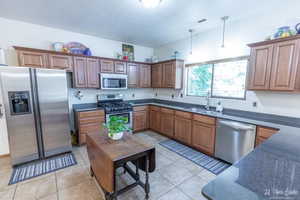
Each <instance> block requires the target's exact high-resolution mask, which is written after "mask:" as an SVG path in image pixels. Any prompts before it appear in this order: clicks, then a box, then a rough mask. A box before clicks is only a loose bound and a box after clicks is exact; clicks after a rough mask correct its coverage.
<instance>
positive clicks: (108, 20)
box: [0, 0, 282, 47]
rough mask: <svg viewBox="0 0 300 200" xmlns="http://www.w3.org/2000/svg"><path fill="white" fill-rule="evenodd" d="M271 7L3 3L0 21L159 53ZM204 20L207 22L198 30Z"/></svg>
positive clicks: (208, 1)
mask: <svg viewBox="0 0 300 200" xmlns="http://www.w3.org/2000/svg"><path fill="white" fill-rule="evenodd" d="M270 2H271V1H270V0H163V2H162V3H161V4H160V6H159V7H157V8H154V9H147V8H144V7H142V5H141V3H139V0H88V1H85V0H77V1H74V0H26V1H23V0H21V1H17V0H1V2H0V17H4V18H10V19H15V20H20V21H25V22H29V23H34V24H40V25H45V26H50V27H54V28H60V29H65V30H70V31H74V32H79V33H84V34H89V35H94V36H98V37H102V38H107V39H112V40H118V41H122V42H129V43H133V44H138V45H143V46H148V47H157V46H160V45H163V44H166V43H169V42H173V41H176V40H179V39H182V38H186V37H188V36H189V32H188V29H190V28H193V29H196V30H197V32H201V31H205V30H208V29H211V28H214V27H217V26H221V20H220V18H221V17H222V16H224V15H229V16H230V20H237V19H240V18H243V17H247V16H250V15H253V14H263V13H264V12H265V11H266V10H267V9H268V8H269V7H270ZM275 2H278V3H282V1H279V0H272V4H274V3H275ZM257 5H259V6H257ZM202 18H207V19H208V21H207V22H205V23H203V24H201V25H200V24H197V20H199V19H202Z"/></svg>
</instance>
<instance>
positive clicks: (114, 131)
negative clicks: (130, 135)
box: [103, 116, 130, 140]
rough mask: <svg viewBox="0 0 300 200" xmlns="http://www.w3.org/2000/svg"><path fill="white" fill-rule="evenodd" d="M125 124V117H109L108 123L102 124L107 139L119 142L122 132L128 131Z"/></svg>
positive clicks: (126, 119)
mask: <svg viewBox="0 0 300 200" xmlns="http://www.w3.org/2000/svg"><path fill="white" fill-rule="evenodd" d="M127 123H128V118H127V117H121V116H111V117H110V118H109V121H108V122H107V123H106V124H103V126H104V127H105V128H106V129H107V130H108V137H110V138H111V139H113V140H119V139H121V138H122V137H123V133H124V131H129V130H130V128H128V127H127V126H126V124H127Z"/></svg>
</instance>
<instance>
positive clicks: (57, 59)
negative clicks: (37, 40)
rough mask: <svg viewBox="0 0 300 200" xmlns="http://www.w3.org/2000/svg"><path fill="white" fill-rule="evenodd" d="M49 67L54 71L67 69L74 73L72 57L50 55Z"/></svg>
mask: <svg viewBox="0 0 300 200" xmlns="http://www.w3.org/2000/svg"><path fill="white" fill-rule="evenodd" d="M49 67H50V68H52V69H65V70H68V71H72V70H73V59H72V56H66V55H55V54H49Z"/></svg>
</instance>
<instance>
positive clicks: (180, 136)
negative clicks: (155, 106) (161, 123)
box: [175, 117, 192, 145]
mask: <svg viewBox="0 0 300 200" xmlns="http://www.w3.org/2000/svg"><path fill="white" fill-rule="evenodd" d="M175 139H177V140H179V141H181V142H183V143H185V144H188V145H190V144H191V142H192V120H190V119H185V118H181V117H175Z"/></svg>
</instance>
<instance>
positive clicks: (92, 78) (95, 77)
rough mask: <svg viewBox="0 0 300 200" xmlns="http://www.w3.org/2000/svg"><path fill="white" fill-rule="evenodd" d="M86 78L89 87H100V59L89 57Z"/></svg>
mask: <svg viewBox="0 0 300 200" xmlns="http://www.w3.org/2000/svg"><path fill="white" fill-rule="evenodd" d="M86 62H87V67H86V76H87V77H86V79H87V87H88V88H99V87H100V84H99V71H100V66H99V60H98V59H95V58H87V59H86Z"/></svg>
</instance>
